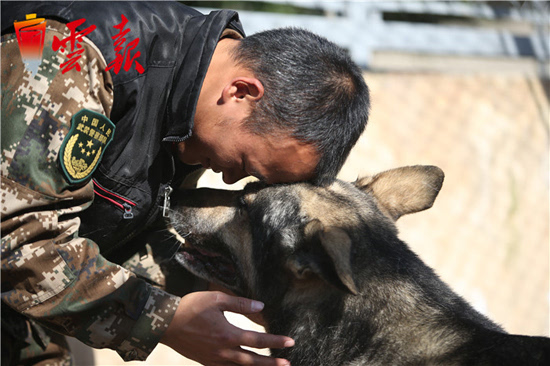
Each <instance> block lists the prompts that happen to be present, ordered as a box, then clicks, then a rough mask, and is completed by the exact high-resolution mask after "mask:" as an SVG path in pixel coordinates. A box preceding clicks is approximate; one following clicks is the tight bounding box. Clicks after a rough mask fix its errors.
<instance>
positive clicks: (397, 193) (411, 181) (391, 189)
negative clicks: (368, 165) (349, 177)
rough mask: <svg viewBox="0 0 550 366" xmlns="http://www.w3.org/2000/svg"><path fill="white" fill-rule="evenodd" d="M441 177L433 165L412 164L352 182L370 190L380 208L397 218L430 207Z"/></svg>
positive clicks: (440, 183) (441, 181)
mask: <svg viewBox="0 0 550 366" xmlns="http://www.w3.org/2000/svg"><path fill="white" fill-rule="evenodd" d="M444 177H445V175H444V174H443V171H442V170H441V169H439V168H438V167H436V166H429V165H426V166H423V165H415V166H407V167H402V168H397V169H392V170H388V171H386V172H382V173H380V174H377V175H375V176H374V177H367V178H361V179H359V180H358V181H357V182H355V185H356V186H357V187H358V188H359V189H361V190H363V191H365V192H367V193H370V194H372V195H373V196H374V197H375V198H376V201H377V202H378V205H379V207H380V208H381V209H382V211H383V212H384V213H386V214H387V215H388V216H390V217H391V218H392V219H393V220H397V219H398V218H399V217H401V216H403V215H406V214H410V213H415V212H418V211H422V210H426V209H428V208H430V207H432V205H433V203H434V201H435V198H436V197H437V194H438V193H439V190H440V189H441V186H442V185H443V179H444Z"/></svg>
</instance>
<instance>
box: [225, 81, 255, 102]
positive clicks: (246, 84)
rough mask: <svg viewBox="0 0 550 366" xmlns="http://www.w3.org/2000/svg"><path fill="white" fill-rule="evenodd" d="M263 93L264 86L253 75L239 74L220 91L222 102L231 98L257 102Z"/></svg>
mask: <svg viewBox="0 0 550 366" xmlns="http://www.w3.org/2000/svg"><path fill="white" fill-rule="evenodd" d="M263 95H264V86H263V84H262V83H261V82H260V80H258V79H256V78H254V77H245V76H239V77H236V78H235V79H233V80H231V82H230V83H229V84H227V85H226V86H225V88H224V89H223V92H222V98H223V100H224V102H228V101H229V100H231V99H235V100H237V101H239V100H242V101H247V102H257V101H259V100H260V99H261V98H262V97H263Z"/></svg>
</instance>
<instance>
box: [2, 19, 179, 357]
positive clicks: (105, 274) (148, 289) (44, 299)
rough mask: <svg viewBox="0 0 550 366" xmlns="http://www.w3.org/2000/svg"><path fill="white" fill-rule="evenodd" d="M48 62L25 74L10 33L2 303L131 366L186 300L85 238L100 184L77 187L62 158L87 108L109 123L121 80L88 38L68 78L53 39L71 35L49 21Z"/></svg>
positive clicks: (5, 59) (6, 40)
mask: <svg viewBox="0 0 550 366" xmlns="http://www.w3.org/2000/svg"><path fill="white" fill-rule="evenodd" d="M47 24H48V25H47V31H46V37H45V42H44V49H43V54H42V63H41V65H40V67H39V68H38V71H37V72H36V74H35V75H32V74H31V72H29V71H28V70H26V69H25V67H24V65H23V63H22V61H21V56H20V52H19V47H18V42H17V40H16V37H15V35H14V34H9V35H5V36H2V46H1V47H2V60H1V61H2V131H1V132H2V156H1V174H2V181H1V202H2V203H1V220H2V223H1V230H2V246H1V250H2V260H1V269H2V277H1V278H2V306H5V305H7V306H9V307H11V308H12V309H14V310H15V311H17V312H19V313H21V314H24V315H25V316H27V317H29V318H31V319H34V320H35V321H37V322H38V323H40V324H42V325H44V326H46V327H48V328H50V329H53V330H55V331H56V332H59V333H62V334H65V335H69V336H74V337H76V338H78V339H80V340H81V341H82V342H84V343H86V344H88V345H90V346H92V347H95V348H112V349H115V350H117V352H118V353H119V354H120V355H121V356H122V358H123V359H124V360H126V361H129V360H136V359H137V360H144V359H145V358H146V357H147V356H148V354H149V353H150V352H151V351H152V349H153V348H154V347H155V346H156V345H157V343H158V342H159V340H160V338H161V336H162V334H163V333H164V331H165V330H166V328H167V326H168V324H169V323H170V321H171V320H172V317H173V315H174V313H175V310H176V308H177V305H178V303H179V300H180V299H179V297H176V296H173V295H170V294H168V293H166V292H164V291H161V290H158V289H156V288H153V287H152V286H151V285H149V284H148V283H146V282H145V281H143V280H141V279H138V278H137V277H136V276H135V275H134V274H133V273H131V272H130V271H128V270H126V269H124V268H122V267H120V266H118V265H115V264H113V263H111V262H109V261H107V260H105V259H104V258H103V257H102V256H101V254H100V253H99V249H98V246H97V245H96V244H95V243H94V242H93V241H91V240H88V239H86V238H81V237H79V236H78V230H79V226H80V219H79V217H78V213H79V212H80V211H82V210H85V209H86V208H87V207H88V206H89V205H90V204H91V202H92V200H93V194H94V193H93V188H92V184H91V182H90V181H89V180H88V181H85V182H83V183H81V184H79V185H71V184H69V183H68V182H67V181H66V180H65V179H64V176H63V171H62V169H61V167H60V165H59V162H58V155H59V150H60V148H61V145H62V143H63V140H64V139H65V136H66V135H67V133H68V132H69V129H70V126H71V117H72V116H73V115H75V114H76V113H77V112H78V111H80V110H81V109H84V108H86V109H89V110H91V111H94V112H97V113H101V114H103V115H105V116H107V117H108V116H109V114H110V110H111V106H112V103H113V92H112V81H111V77H110V74H109V73H108V72H107V71H105V68H106V64H105V61H104V59H103V57H102V55H101V53H100V52H99V51H98V50H97V49H96V48H95V46H94V45H93V44H92V43H91V42H90V41H89V40H87V39H85V38H84V39H83V41H82V42H81V43H80V44H81V46H82V49H84V52H83V53H82V54H81V57H80V59H79V60H78V63H79V66H80V68H81V70H77V68H72V69H70V70H68V69H67V70H66V71H65V72H63V68H62V67H63V65H62V64H63V63H64V62H66V61H67V59H66V58H65V55H66V54H67V52H65V53H61V52H54V51H53V49H52V42H53V40H54V36H57V37H58V39H63V38H65V37H67V35H68V34H62V33H63V32H67V28H66V27H65V26H64V25H63V24H61V23H58V22H55V21H53V20H48V22H47Z"/></svg>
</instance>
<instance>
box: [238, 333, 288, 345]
mask: <svg viewBox="0 0 550 366" xmlns="http://www.w3.org/2000/svg"><path fill="white" fill-rule="evenodd" d="M238 341H239V344H240V345H241V346H247V347H252V348H287V347H292V346H294V340H293V339H292V338H290V337H285V336H280V335H274V334H268V333H259V332H253V331H243V330H241V334H240V335H239V336H238Z"/></svg>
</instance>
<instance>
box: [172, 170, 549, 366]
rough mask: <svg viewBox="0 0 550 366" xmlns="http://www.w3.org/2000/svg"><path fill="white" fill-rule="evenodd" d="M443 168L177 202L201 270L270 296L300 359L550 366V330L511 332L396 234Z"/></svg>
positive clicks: (180, 224)
mask: <svg viewBox="0 0 550 366" xmlns="http://www.w3.org/2000/svg"><path fill="white" fill-rule="evenodd" d="M442 183H443V172H442V171H441V170H440V169H439V168H437V167H431V166H414V167H405V168H399V169H394V170H390V171H388V172H384V173H381V174H378V175H376V176H374V177H372V178H364V179H361V180H359V181H357V182H356V183H355V185H353V184H349V183H345V182H341V181H337V182H336V183H334V184H333V185H331V186H330V187H315V186H312V185H309V184H289V185H277V186H264V185H261V184H259V183H253V184H249V185H247V187H246V188H245V189H244V190H243V191H221V190H211V189H201V190H193V191H192V192H191V193H185V192H182V193H181V194H180V195H179V197H178V200H177V206H176V207H175V208H174V210H172V211H171V212H170V221H171V223H172V225H173V227H174V228H175V229H176V231H177V232H178V233H179V234H180V235H182V236H185V237H186V238H185V242H186V244H185V245H184V246H182V249H181V250H180V252H179V253H178V254H177V258H178V260H179V261H180V262H181V263H182V264H183V265H184V266H185V267H186V268H187V269H189V270H190V271H192V272H193V273H195V274H196V275H198V276H200V277H203V278H204V279H207V280H209V281H213V282H216V283H218V284H221V285H223V286H225V287H227V288H229V289H231V290H233V291H234V292H236V293H238V294H240V295H243V296H247V297H251V298H254V299H257V300H261V301H263V302H264V303H265V304H266V307H265V310H264V318H265V320H266V322H267V330H268V331H269V332H270V333H275V334H285V335H288V336H290V337H292V338H294V339H295V341H296V345H295V346H294V347H292V348H288V349H283V350H272V354H273V355H274V356H277V357H284V358H286V359H288V360H290V361H291V363H292V364H293V365H295V366H298V365H307V366H311V365H327V366H337V365H348V366H359V365H384V366H395V365H499V366H503V365H510V366H519V365H550V339H548V338H544V337H527V336H519V335H509V334H506V333H505V332H504V331H503V330H502V329H501V328H500V327H499V326H498V325H496V324H494V323H493V322H492V321H490V320H489V319H487V318H486V317H484V316H483V315H481V314H480V313H478V312H477V311H475V310H474V309H473V308H472V307H471V306H470V305H468V304H467V303H466V302H465V301H464V300H463V299H462V298H461V297H459V296H458V295H457V294H455V293H454V292H453V291H452V290H451V289H450V288H449V287H448V286H447V285H446V284H444V283H443V282H442V281H441V280H440V279H439V278H438V277H437V275H436V274H435V273H434V272H433V271H432V269H430V268H429V267H427V266H426V265H425V264H424V263H423V262H422V261H421V260H420V259H419V258H418V257H417V256H416V255H415V254H414V253H413V252H412V251H411V250H410V249H409V248H408V247H407V245H406V244H405V243H403V242H402V241H400V240H399V239H398V237H397V230H396V227H395V223H394V222H395V220H397V219H398V218H399V217H400V216H402V215H404V214H409V213H414V212H418V211H421V210H424V209H427V208H429V207H431V206H432V204H433V202H434V200H435V197H436V196H437V194H438V192H439V189H440V188H441V185H442Z"/></svg>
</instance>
